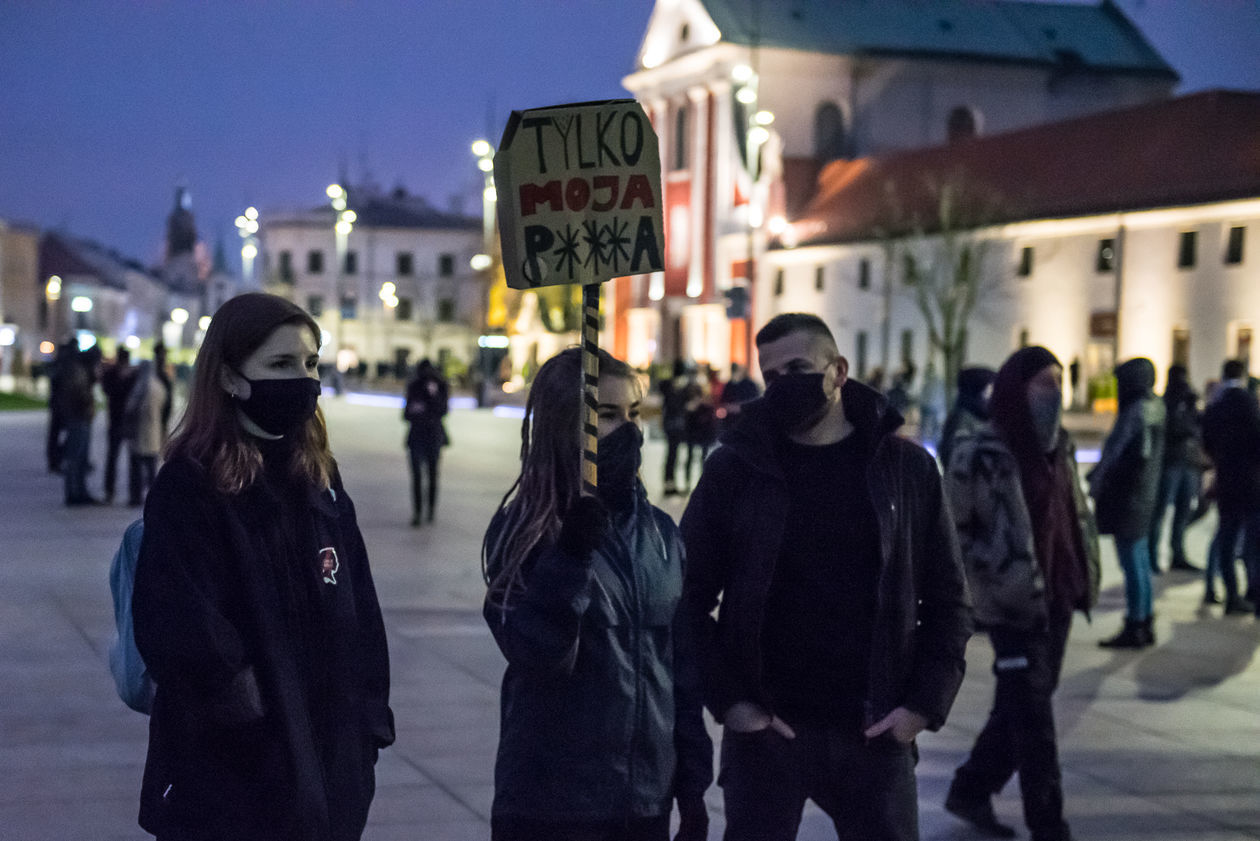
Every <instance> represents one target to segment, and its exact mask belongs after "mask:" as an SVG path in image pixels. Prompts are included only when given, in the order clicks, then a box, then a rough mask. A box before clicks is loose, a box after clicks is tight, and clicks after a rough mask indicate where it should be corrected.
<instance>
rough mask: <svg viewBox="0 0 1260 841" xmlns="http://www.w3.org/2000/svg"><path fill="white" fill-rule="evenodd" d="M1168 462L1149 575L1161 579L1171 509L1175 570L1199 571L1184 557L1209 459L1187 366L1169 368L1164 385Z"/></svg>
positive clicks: (1153, 522) (1161, 484)
mask: <svg viewBox="0 0 1260 841" xmlns="http://www.w3.org/2000/svg"><path fill="white" fill-rule="evenodd" d="M1163 399H1164V463H1163V468H1162V470H1161V471H1160V475H1159V490H1158V492H1157V493H1156V495H1155V513H1154V515H1153V516H1152V517H1151V534H1150V547H1151V572H1153V573H1156V574H1158V573H1159V571H1160V567H1159V538H1160V536H1161V534H1162V533H1163V527H1164V514H1165V512H1166V511H1167V510H1168V506H1169V505H1171V506H1172V507H1173V514H1172V530H1171V533H1170V534H1169V536H1168V548H1169V550H1170V551H1171V552H1172V559H1171V560H1170V561H1169V562H1168V568H1169V569H1171V570H1180V571H1182V572H1200V571H1202V570H1201V568H1200V567H1197V566H1195V565H1194V564H1192V563H1190V561H1189V560H1187V558H1186V526H1187V525H1189V523H1190V517H1191V516H1192V515H1193V514H1194V509H1195V506H1196V505H1197V504H1198V501H1199V494H1200V491H1201V490H1202V487H1203V469H1204V466H1205V463H1206V461H1207V456H1206V454H1205V453H1204V452H1203V436H1202V433H1201V431H1200V428H1199V426H1200V424H1199V396H1198V395H1197V394H1195V393H1194V388H1192V387H1191V385H1190V377H1189V374H1188V372H1187V371H1186V367H1185V366H1184V365H1172V366H1170V367H1169V369H1168V382H1167V383H1166V384H1165V385H1164V398H1163Z"/></svg>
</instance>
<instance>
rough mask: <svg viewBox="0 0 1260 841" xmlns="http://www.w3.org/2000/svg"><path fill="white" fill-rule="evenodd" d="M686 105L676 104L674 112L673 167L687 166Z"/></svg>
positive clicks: (681, 167) (683, 167)
mask: <svg viewBox="0 0 1260 841" xmlns="http://www.w3.org/2000/svg"><path fill="white" fill-rule="evenodd" d="M687 116H688V113H687V106H686V104H683V105H680V106H678V110H677V111H676V112H675V113H674V169H686V168H687V128H688V127H687Z"/></svg>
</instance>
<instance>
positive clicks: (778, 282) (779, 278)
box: [774, 269, 783, 298]
mask: <svg viewBox="0 0 1260 841" xmlns="http://www.w3.org/2000/svg"><path fill="white" fill-rule="evenodd" d="M782 294H783V269H779V270H778V271H777V272H775V273H774V297H776V298H778V297H779V296H781V295H782Z"/></svg>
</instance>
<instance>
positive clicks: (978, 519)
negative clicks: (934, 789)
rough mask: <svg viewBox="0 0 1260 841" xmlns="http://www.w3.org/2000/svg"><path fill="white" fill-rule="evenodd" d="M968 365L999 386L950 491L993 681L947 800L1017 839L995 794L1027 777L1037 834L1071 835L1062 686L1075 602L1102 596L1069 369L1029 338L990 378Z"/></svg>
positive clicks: (962, 441)
mask: <svg viewBox="0 0 1260 841" xmlns="http://www.w3.org/2000/svg"><path fill="white" fill-rule="evenodd" d="M968 372H975V373H968ZM962 373H963V374H968V376H967V377H966V379H967V381H968V391H970V392H971V393H973V394H974V393H976V392H977V391H981V392H982V391H983V388H980V389H977V388H976V386H979V385H980V384H981V383H982V382H985V381H992V383H993V397H992V399H991V400H990V401H989V404H988V414H989V423H988V424H977V425H974V426H972V427H971V428H970V429H966V430H964V431H963V432H961V433H959V434H958V435H957V436H956V438H955V439H954V441H955V442H954V444H953V445H952V448H951V452H950V457H949V460H948V461H947V463H946V470H945V490H946V494H947V496H948V497H949V501H950V508H951V510H952V511H953V516H954V522H955V524H956V525H957V528H958V538H959V541H960V542H961V544H962V555H963V560H964V562H965V564H966V569H967V580H968V583H969V584H970V585H971V595H972V598H973V599H974V600H975V615H976V624H977V626H979V627H981V628H983V629H985V630H986V631H987V632H988V634H989V640H990V642H991V643H992V644H993V673H994V675H995V676H996V678H997V686H996V688H995V690H994V696H993V707H992V709H991V710H990V712H989V718H988V720H987V721H986V722H985V725H984V729H983V730H982V731H981V732H980V735H979V736H978V737H977V738H976V741H975V745H974V746H973V747H972V749H971V754H970V755H969V756H968V757H967V761H966V762H964V763H963V764H962V765H961V766H959V768H958V769H957V770H956V771H955V772H954V779H953V781H952V782H951V783H950V787H949V793H948V795H947V796H946V798H945V808H946V809H947V810H948V811H949V812H951V813H952V814H954V815H957V816H958V817H960V818H962V819H963V820H966V821H968V822H969V823H971V824H973V825H974V826H975V827H977V828H978V829H979V830H981V831H982V832H983V833H985V834H986V835H989V836H992V837H998V838H1014V837H1015V830H1014V829H1012V828H1011V827H1009V826H1006V825H1005V824H1002V823H999V822H998V820H997V817H996V815H995V814H994V811H993V800H992V798H993V796H994V795H995V794H997V793H998V792H1000V791H1001V790H1002V788H1003V787H1004V786H1005V785H1006V784H1007V782H1009V781H1010V779H1011V777H1012V776H1014V775H1016V774H1018V775H1019V787H1020V794H1021V796H1022V798H1023V805H1024V821H1025V823H1026V824H1027V825H1028V829H1029V832H1030V833H1031V835H1032V838H1033V841H1067V839H1070V838H1071V832H1070V830H1069V828H1068V825H1067V823H1066V821H1064V819H1063V782H1062V776H1063V775H1062V772H1061V770H1060V766H1059V753H1058V744H1057V738H1056V735H1055V725H1054V708H1053V696H1054V691H1055V689H1056V688H1057V687H1058V684H1059V675H1060V673H1061V672H1062V668H1063V654H1064V650H1065V648H1066V646H1067V638H1068V631H1069V630H1070V628H1071V626H1072V613H1073V611H1077V610H1079V611H1082V612H1084V613H1086V614H1087V615H1088V613H1089V610H1090V608H1091V607H1093V605H1094V604H1095V602H1096V601H1097V599H1098V586H1099V549H1098V532H1097V529H1096V527H1095V525H1094V520H1093V515H1092V513H1091V512H1090V508H1089V503H1088V502H1087V500H1086V498H1085V492H1084V490H1083V489H1082V488H1081V484H1080V481H1079V480H1078V479H1077V475H1078V474H1077V465H1076V455H1075V447H1074V445H1073V443H1072V440H1071V438H1070V437H1069V435H1068V433H1067V430H1065V429H1063V426H1062V423H1061V420H1060V418H1061V412H1062V407H1063V368H1062V367H1061V366H1060V364H1059V361H1058V359H1057V358H1056V357H1055V356H1054V354H1052V353H1051V352H1050V351H1048V350H1046V349H1045V348H1043V347H1037V346H1034V347H1026V348H1022V349H1020V350H1018V351H1016V352H1015V353H1014V354H1013V355H1012V356H1011V357H1010V358H1009V359H1008V360H1007V361H1006V363H1005V364H1003V365H1002V369H1001V370H1000V371H999V372H998V373H997V376H996V379H995V380H994V379H993V378H992V377H990V376H988V375H991V374H992V372H991V371H988V370H987V369H968V370H967V371H964V372H962ZM963 379H964V378H963V376H962V374H960V376H959V381H960V388H959V392H960V395H961V394H962V386H961V382H962V380H963ZM959 402H960V403H961V402H962V398H961V396H960V398H959Z"/></svg>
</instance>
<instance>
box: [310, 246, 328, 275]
mask: <svg viewBox="0 0 1260 841" xmlns="http://www.w3.org/2000/svg"><path fill="white" fill-rule="evenodd" d="M306 273H307V274H323V273H324V252H322V251H318V250H315V251H308V252H306Z"/></svg>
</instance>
